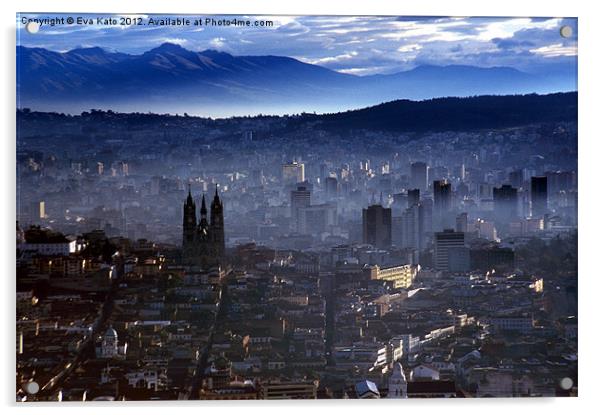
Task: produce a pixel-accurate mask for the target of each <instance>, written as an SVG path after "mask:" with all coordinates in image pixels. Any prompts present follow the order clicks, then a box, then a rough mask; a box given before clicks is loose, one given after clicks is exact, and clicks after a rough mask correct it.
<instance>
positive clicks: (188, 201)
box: [186, 183, 194, 206]
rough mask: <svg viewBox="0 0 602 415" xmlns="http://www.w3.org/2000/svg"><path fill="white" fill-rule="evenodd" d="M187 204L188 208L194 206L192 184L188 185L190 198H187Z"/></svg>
mask: <svg viewBox="0 0 602 415" xmlns="http://www.w3.org/2000/svg"><path fill="white" fill-rule="evenodd" d="M186 204H187V205H188V206H192V205H193V204H194V200H192V193H191V192H190V183H188V197H187V198H186Z"/></svg>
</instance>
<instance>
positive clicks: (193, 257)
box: [182, 186, 226, 267]
mask: <svg viewBox="0 0 602 415" xmlns="http://www.w3.org/2000/svg"><path fill="white" fill-rule="evenodd" d="M200 214H201V218H200V221H199V222H198V223H197V219H196V204H195V202H194V200H193V199H192V194H191V193H190V189H189V190H188V198H187V199H186V203H184V218H183V223H182V225H183V231H182V260H183V262H184V263H185V264H188V265H200V266H203V267H210V266H214V265H219V264H220V263H221V262H222V261H223V259H224V256H225V252H226V246H225V236H224V205H223V203H222V201H221V200H220V197H219V195H218V191H217V186H216V187H215V196H214V198H213V202H211V212H210V217H209V221H208V220H207V207H206V205H205V195H203V198H202V202H201V210H200Z"/></svg>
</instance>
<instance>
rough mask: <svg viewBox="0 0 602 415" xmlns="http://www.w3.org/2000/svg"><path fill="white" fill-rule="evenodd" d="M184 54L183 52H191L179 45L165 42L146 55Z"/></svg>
mask: <svg viewBox="0 0 602 415" xmlns="http://www.w3.org/2000/svg"><path fill="white" fill-rule="evenodd" d="M165 52H168V53H182V52H190V51H189V50H188V49H186V48H184V47H182V45H178V44H177V43H171V42H164V43H162V44H160V45H159V46H157V47H156V48H153V49H151V50H149V51H148V52H146V53H165Z"/></svg>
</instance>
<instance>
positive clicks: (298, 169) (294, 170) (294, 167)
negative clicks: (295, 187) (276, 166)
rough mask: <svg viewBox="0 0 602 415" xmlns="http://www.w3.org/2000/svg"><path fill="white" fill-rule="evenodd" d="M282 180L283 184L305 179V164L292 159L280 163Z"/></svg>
mask: <svg viewBox="0 0 602 415" xmlns="http://www.w3.org/2000/svg"><path fill="white" fill-rule="evenodd" d="M282 181H283V182H284V184H295V183H300V182H304V181H305V165H304V164H303V163H298V162H296V161H293V162H292V163H287V164H283V165H282Z"/></svg>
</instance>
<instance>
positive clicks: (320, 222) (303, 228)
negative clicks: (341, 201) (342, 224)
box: [297, 203, 338, 234]
mask: <svg viewBox="0 0 602 415" xmlns="http://www.w3.org/2000/svg"><path fill="white" fill-rule="evenodd" d="M297 216H298V219H297V220H298V225H297V231H298V232H299V233H303V234H319V233H321V232H327V231H328V230H330V229H331V228H332V227H333V226H336V225H338V218H337V205H336V204H334V203H323V204H321V205H313V206H306V207H300V208H298V209H297Z"/></svg>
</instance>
